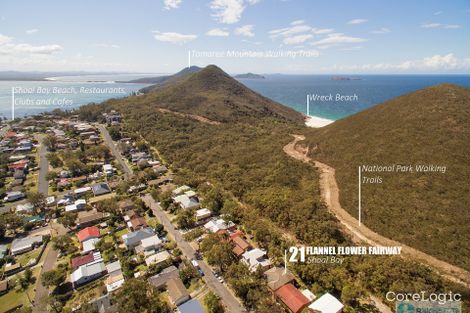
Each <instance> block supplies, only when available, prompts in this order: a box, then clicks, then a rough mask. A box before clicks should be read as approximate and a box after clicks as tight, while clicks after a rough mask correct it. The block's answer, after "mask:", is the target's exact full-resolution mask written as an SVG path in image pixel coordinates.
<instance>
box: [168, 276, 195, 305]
mask: <svg viewBox="0 0 470 313" xmlns="http://www.w3.org/2000/svg"><path fill="white" fill-rule="evenodd" d="M166 291H167V292H168V297H169V298H170V301H171V302H172V303H173V304H174V305H176V306H178V305H181V304H183V303H184V302H186V301H188V300H189V299H191V296H190V295H189V292H188V291H187V290H186V287H185V286H184V284H183V282H182V281H181V279H170V280H169V281H168V282H167V283H166Z"/></svg>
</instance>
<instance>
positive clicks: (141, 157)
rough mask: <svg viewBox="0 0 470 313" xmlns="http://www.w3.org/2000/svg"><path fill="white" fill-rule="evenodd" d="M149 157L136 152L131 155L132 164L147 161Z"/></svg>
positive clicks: (143, 153)
mask: <svg viewBox="0 0 470 313" xmlns="http://www.w3.org/2000/svg"><path fill="white" fill-rule="evenodd" d="M147 159H148V155H147V153H145V152H136V153H132V154H131V161H132V163H137V162H139V161H140V160H147Z"/></svg>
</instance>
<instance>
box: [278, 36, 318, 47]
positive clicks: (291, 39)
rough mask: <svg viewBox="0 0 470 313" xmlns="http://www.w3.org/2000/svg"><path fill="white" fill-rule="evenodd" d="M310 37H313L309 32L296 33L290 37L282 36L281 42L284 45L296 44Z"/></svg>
mask: <svg viewBox="0 0 470 313" xmlns="http://www.w3.org/2000/svg"><path fill="white" fill-rule="evenodd" d="M312 38H313V35H311V34H303V35H296V36H292V37H286V38H284V40H283V41H282V42H283V43H284V44H286V45H298V44H301V43H304V42H306V41H307V40H309V39H312Z"/></svg>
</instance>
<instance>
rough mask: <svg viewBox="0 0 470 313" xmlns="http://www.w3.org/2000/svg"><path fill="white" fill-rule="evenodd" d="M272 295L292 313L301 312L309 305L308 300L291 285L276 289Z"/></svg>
mask: <svg viewBox="0 0 470 313" xmlns="http://www.w3.org/2000/svg"><path fill="white" fill-rule="evenodd" d="M274 294H275V296H276V298H277V299H279V300H280V301H281V302H282V303H283V304H284V305H285V306H286V307H287V308H288V309H289V311H290V312H292V313H299V312H301V311H302V310H303V309H304V308H306V307H307V305H308V304H309V303H310V300H309V299H308V298H307V297H305V296H304V295H303V294H302V293H301V292H300V291H299V290H298V289H297V288H295V287H294V285H292V284H291V283H289V284H286V285H284V286H282V287H281V288H279V289H277V290H276V291H275V292H274Z"/></svg>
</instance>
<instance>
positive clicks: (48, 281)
mask: <svg viewBox="0 0 470 313" xmlns="http://www.w3.org/2000/svg"><path fill="white" fill-rule="evenodd" d="M65 277H66V271H65V270H64V269H63V268H56V269H53V270H50V271H48V272H44V273H42V275H41V283H42V285H43V286H44V287H55V288H57V287H59V286H60V285H61V284H62V283H63V282H64V281H65Z"/></svg>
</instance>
